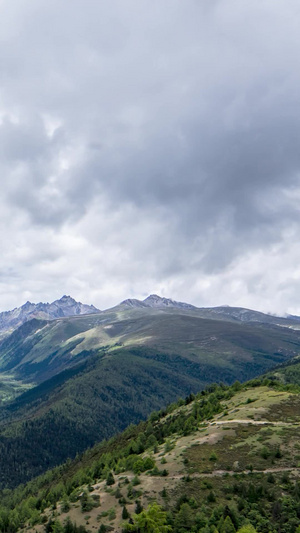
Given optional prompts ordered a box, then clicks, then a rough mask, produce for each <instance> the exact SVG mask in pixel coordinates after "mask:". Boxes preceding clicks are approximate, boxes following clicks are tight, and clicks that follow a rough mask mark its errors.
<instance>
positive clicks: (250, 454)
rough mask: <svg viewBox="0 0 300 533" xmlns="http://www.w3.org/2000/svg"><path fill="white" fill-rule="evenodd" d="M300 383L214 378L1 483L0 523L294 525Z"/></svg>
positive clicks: (297, 520)
mask: <svg viewBox="0 0 300 533" xmlns="http://www.w3.org/2000/svg"><path fill="white" fill-rule="evenodd" d="M291 389H293V391H292V390H291ZM299 390H300V389H297V388H296V386H295V385H292V386H283V385H281V384H279V383H278V382H276V381H270V380H268V379H266V378H264V379H261V380H259V379H256V380H253V381H252V382H248V383H247V384H245V385H241V384H239V383H235V384H234V385H232V386H231V387H225V386H216V385H212V386H210V387H209V388H207V389H206V391H204V392H202V393H199V394H197V395H196V396H189V397H188V398H186V400H185V401H183V400H180V401H179V402H177V403H173V404H172V405H170V406H169V407H168V408H166V409H165V410H162V411H160V412H159V413H153V414H152V415H151V416H150V418H149V419H148V421H146V422H141V423H139V425H138V426H131V427H130V428H128V429H127V430H126V431H125V432H124V433H122V434H120V435H119V436H117V437H115V438H113V439H111V440H110V441H108V442H103V443H102V444H99V445H97V446H96V447H95V448H92V449H91V450H88V451H87V452H85V453H84V454H83V455H82V456H80V457H77V458H76V460H75V461H74V462H68V463H67V464H65V465H64V466H61V467H57V468H56V469H55V470H53V471H51V472H48V473H47V474H45V475H43V476H42V477H40V478H38V479H37V480H34V481H31V482H30V483H29V484H27V485H25V486H24V487H20V488H18V489H16V490H15V491H12V492H11V491H8V490H5V491H3V492H2V498H1V502H2V503H1V506H2V508H1V509H0V530H1V531H3V532H4V531H17V530H18V529H25V528H26V531H28V532H30V533H31V532H32V533H33V532H34V531H37V532H40V533H42V532H43V531H46V532H49V533H50V532H51V531H54V532H57V531H61V532H64V533H67V532H71V531H80V532H81V533H84V531H89V532H92V531H94V530H96V531H99V532H101V533H102V532H104V531H115V532H121V531H136V532H140V533H143V532H146V531H170V532H174V533H182V532H192V533H198V532H201V533H208V532H214V533H216V532H219V533H227V532H231V533H234V532H235V531H238V530H240V529H241V528H243V527H248V531H251V528H250V529H249V527H250V525H252V526H253V527H254V528H256V530H257V531H259V532H260V531H261V532H266V533H267V532H270V531H278V532H284V533H294V532H295V531H296V530H297V528H298V526H299V524H300V480H299V476H300V462H299V461H300V451H299V449H300V447H299V438H298V435H299V429H300V398H299V392H298V391H299ZM147 523H148V525H149V523H152V526H151V527H152V529H151V528H150V529H146V526H145V524H147ZM75 524H76V526H75ZM155 524H156V525H155ZM155 527H157V528H158V529H155ZM164 528H166V529H164Z"/></svg>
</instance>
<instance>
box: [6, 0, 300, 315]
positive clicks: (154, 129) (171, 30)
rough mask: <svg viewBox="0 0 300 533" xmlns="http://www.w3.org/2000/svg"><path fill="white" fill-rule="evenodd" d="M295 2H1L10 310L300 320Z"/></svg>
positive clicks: (299, 38)
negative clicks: (74, 305) (135, 309)
mask: <svg viewBox="0 0 300 533" xmlns="http://www.w3.org/2000/svg"><path fill="white" fill-rule="evenodd" d="M299 17H300V5H299V2H298V1H296V0H290V1H289V2H285V1H284V0H252V1H251V2H241V1H240V0H209V1H207V0H185V1H182V0H164V1H163V2H162V1H161V0H159V1H158V0H151V2H150V1H145V0H113V1H111V0H106V1H99V0H95V1H92V0H65V1H64V2H62V1H58V0H52V1H51V2H49V1H47V2H46V1H44V0H30V2H24V0H0V77H1V78H0V171H1V192H0V230H1V244H2V246H1V258H0V309H1V310H6V309H10V308H12V307H14V306H19V305H21V304H22V303H24V302H25V301H26V300H28V299H29V300H31V301H33V302H37V301H41V300H42V301H52V300H54V299H56V298H59V297H60V296H62V295H63V294H71V295H72V296H73V297H74V298H76V299H78V300H81V301H83V302H84V303H93V304H94V305H96V306H97V307H99V308H101V309H104V308H107V307H109V306H112V305H114V304H116V303H118V302H119V301H121V300H122V299H124V298H127V297H137V298H144V297H146V296H147V295H148V294H149V293H153V292H156V293H158V294H160V295H162V296H168V297H172V298H174V299H179V300H183V301H188V302H191V303H193V304H195V305H199V306H210V305H221V304H229V305H239V306H244V307H251V308H255V309H259V310H263V311H270V312H277V313H284V312H290V313H296V314H300V299H299V294H300V242H299V235H300V213H299V205H300V69H299V61H300V32H299Z"/></svg>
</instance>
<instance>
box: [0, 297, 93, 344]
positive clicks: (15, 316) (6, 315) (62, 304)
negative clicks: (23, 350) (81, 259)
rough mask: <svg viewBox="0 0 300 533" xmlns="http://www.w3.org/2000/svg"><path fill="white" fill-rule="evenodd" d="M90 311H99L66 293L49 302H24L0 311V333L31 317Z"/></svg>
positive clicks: (51, 316)
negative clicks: (13, 307)
mask: <svg viewBox="0 0 300 533" xmlns="http://www.w3.org/2000/svg"><path fill="white" fill-rule="evenodd" d="M91 313H99V309H96V307H94V306H93V305H86V304H82V303H80V302H76V300H74V299H73V298H71V297H70V296H66V295H65V296H63V297H62V298H61V299H60V300H55V301H54V302H52V303H50V304H49V303H42V302H40V303H38V304H33V303H31V302H26V303H25V304H24V305H22V306H21V307H16V308H15V309H13V310H12V311H4V312H2V313H0V335H1V334H2V335H3V334H7V333H8V332H11V331H13V330H14V329H16V328H18V327H19V326H21V325H22V324H24V323H25V322H28V320H31V319H33V318H40V319H44V320H52V319H54V318H62V317H69V316H77V315H86V314H91Z"/></svg>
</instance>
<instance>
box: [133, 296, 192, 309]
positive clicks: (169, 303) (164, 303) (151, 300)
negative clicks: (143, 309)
mask: <svg viewBox="0 0 300 533" xmlns="http://www.w3.org/2000/svg"><path fill="white" fill-rule="evenodd" d="M143 303H144V304H146V305H147V307H160V308H162V307H176V308H177V309H178V308H179V309H195V307H194V306H193V305H191V304H187V303H185V302H176V301H175V300H172V299H171V298H164V297H161V296H158V295H157V294H150V296H148V297H147V298H145V300H143Z"/></svg>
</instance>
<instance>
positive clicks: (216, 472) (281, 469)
mask: <svg viewBox="0 0 300 533" xmlns="http://www.w3.org/2000/svg"><path fill="white" fill-rule="evenodd" d="M278 472H293V473H295V474H300V468H293V467H284V466H283V467H279V468H266V469H265V470H252V472H251V470H240V471H236V470H214V471H213V472H207V473H195V474H187V475H188V476H189V477H190V478H191V479H194V478H207V477H218V476H224V474H229V475H230V476H233V475H234V474H251V473H252V474H272V473H274V474H276V473H278ZM187 475H183V474H175V475H173V476H168V478H167V479H169V480H173V479H174V480H176V479H183V478H186V477H187Z"/></svg>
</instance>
